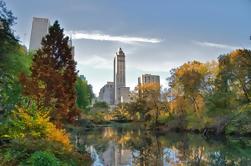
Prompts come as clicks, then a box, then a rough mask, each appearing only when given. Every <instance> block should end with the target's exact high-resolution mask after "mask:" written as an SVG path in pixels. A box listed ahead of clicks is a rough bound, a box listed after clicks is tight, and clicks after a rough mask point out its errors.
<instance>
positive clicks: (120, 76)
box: [113, 48, 130, 104]
mask: <svg viewBox="0 0 251 166" xmlns="http://www.w3.org/2000/svg"><path fill="white" fill-rule="evenodd" d="M113 65H114V66H113V67H114V71H113V72H114V102H115V104H119V103H121V102H128V99H129V90H130V89H129V88H128V87H126V68H125V53H124V52H123V51H122V49H121V48H120V49H119V51H118V52H116V56H115V57H114V64H113Z"/></svg>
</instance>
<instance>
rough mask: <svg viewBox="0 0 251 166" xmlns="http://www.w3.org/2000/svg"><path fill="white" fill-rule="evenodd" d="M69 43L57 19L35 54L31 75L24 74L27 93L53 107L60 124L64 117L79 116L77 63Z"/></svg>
mask: <svg viewBox="0 0 251 166" xmlns="http://www.w3.org/2000/svg"><path fill="white" fill-rule="evenodd" d="M68 42H69V38H68V37H65V36H64V33H63V29H61V28H60V25H59V23H58V22H57V21H56V22H55V23H54V24H53V26H52V27H50V28H49V34H48V35H47V36H46V37H44V38H43V40H42V43H41V44H42V48H41V49H39V50H38V51H37V52H36V53H35V55H34V58H33V63H32V67H31V76H26V75H24V74H22V75H21V76H20V81H21V83H22V85H23V89H24V94H25V95H27V96H30V97H31V98H32V99H33V100H35V101H36V103H37V104H38V106H39V107H49V108H52V111H51V117H52V120H53V121H55V122H56V123H57V124H58V125H59V124H60V122H61V121H62V120H68V121H70V122H73V121H74V120H75V119H76V118H77V117H78V115H79V111H78V109H77V107H76V104H75V103H76V94H75V82H76V77H77V72H76V62H75V61H74V59H73V55H72V48H71V47H70V46H69V45H68Z"/></svg>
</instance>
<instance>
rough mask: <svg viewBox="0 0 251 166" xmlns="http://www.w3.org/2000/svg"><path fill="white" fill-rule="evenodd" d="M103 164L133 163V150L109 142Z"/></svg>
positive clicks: (114, 165) (119, 165)
mask: <svg viewBox="0 0 251 166" xmlns="http://www.w3.org/2000/svg"><path fill="white" fill-rule="evenodd" d="M102 159H103V162H104V163H103V164H104V165H105V166H106V165H107V166H125V165H131V164H132V151H131V150H129V149H124V148H123V147H120V146H119V145H116V144H115V143H114V142H112V141H110V142H109V143H108V147H107V149H106V150H105V151H104V152H103V154H102Z"/></svg>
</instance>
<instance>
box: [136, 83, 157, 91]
mask: <svg viewBox="0 0 251 166" xmlns="http://www.w3.org/2000/svg"><path fill="white" fill-rule="evenodd" d="M138 89H139V90H142V91H155V90H156V91H157V90H160V85H159V84H158V83H147V84H143V85H140V86H139V87H138Z"/></svg>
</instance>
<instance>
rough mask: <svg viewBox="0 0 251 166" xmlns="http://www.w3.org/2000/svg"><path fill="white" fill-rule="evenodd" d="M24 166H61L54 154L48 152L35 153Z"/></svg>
mask: <svg viewBox="0 0 251 166" xmlns="http://www.w3.org/2000/svg"><path fill="white" fill-rule="evenodd" d="M22 165H23V166H24V165H33V166H59V165H60V162H59V160H58V159H57V158H56V157H55V155H54V154H53V153H50V152H46V151H38V152H35V153H33V154H32V155H31V156H30V158H28V159H27V160H26V161H25V162H23V163H22V164H21V166H22Z"/></svg>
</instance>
